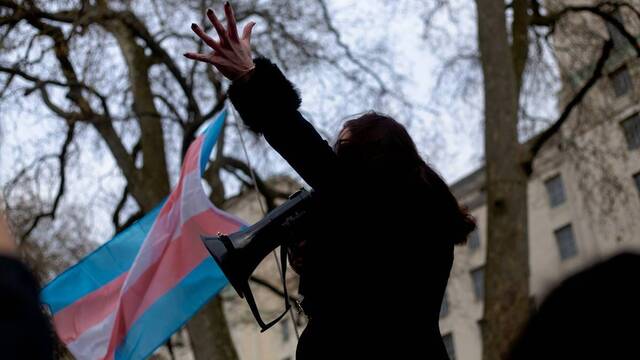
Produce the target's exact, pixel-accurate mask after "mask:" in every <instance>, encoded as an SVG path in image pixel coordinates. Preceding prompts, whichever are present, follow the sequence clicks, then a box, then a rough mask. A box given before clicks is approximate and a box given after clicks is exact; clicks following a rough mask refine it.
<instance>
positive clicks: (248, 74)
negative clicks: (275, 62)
mask: <svg viewBox="0 0 640 360" xmlns="http://www.w3.org/2000/svg"><path fill="white" fill-rule="evenodd" d="M255 69H256V65H255V64H251V67H250V68H248V69H247V70H245V71H243V72H242V73H240V74H239V75H238V76H236V77H235V78H234V79H232V81H233V82H239V83H245V82H247V81H248V80H249V78H251V75H252V74H253V72H254V70H255Z"/></svg>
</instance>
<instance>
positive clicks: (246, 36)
mask: <svg viewBox="0 0 640 360" xmlns="http://www.w3.org/2000/svg"><path fill="white" fill-rule="evenodd" d="M255 25H256V23H255V22H253V21H252V22H250V23H248V24H247V25H245V26H244V29H243V30H242V40H245V41H247V42H248V43H250V42H251V31H253V27H254V26H255Z"/></svg>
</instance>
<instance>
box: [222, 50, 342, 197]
mask: <svg viewBox="0 0 640 360" xmlns="http://www.w3.org/2000/svg"><path fill="white" fill-rule="evenodd" d="M254 62H255V69H254V70H253V71H252V72H251V73H249V74H248V75H247V76H246V77H245V78H244V79H241V80H236V81H234V82H233V84H232V85H231V87H230V88H229V98H230V99H231V102H232V103H233V105H234V106H235V108H236V109H237V110H238V112H239V113H240V115H241V116H242V119H243V121H244V122H245V124H247V126H249V127H250V128H251V129H252V130H253V131H255V132H259V133H262V134H264V137H265V139H266V140H267V141H268V142H269V144H270V145H271V146H272V147H273V148H274V149H275V150H276V151H277V152H278V153H280V155H282V157H283V158H285V159H286V160H287V161H288V162H289V164H291V166H292V167H293V168H294V169H295V170H296V171H297V172H298V174H300V176H302V178H303V179H304V180H305V181H306V182H307V183H308V184H309V185H310V186H311V187H313V188H314V189H316V190H321V189H323V188H327V187H329V186H331V185H332V184H331V181H332V180H333V179H334V178H335V175H336V171H337V169H336V166H337V159H336V155H335V153H334V152H333V150H332V149H331V147H330V146H329V144H328V143H327V141H326V140H324V139H323V138H322V137H321V136H320V134H318V132H317V131H316V130H315V128H314V127H313V126H312V125H311V124H310V123H309V122H308V121H306V120H305V119H304V117H303V116H302V115H301V114H300V112H299V111H298V107H299V106H300V98H299V96H298V93H297V91H296V90H295V88H294V86H293V85H292V84H291V83H290V82H289V80H287V78H286V77H285V76H284V75H283V74H282V72H281V71H280V69H279V68H278V67H277V66H276V65H274V64H273V63H271V61H269V60H267V59H264V58H258V59H255V60H254Z"/></svg>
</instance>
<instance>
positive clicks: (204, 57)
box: [184, 52, 211, 64]
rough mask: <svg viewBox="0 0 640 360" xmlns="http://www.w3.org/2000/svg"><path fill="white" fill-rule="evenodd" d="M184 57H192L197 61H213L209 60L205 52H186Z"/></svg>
mask: <svg viewBox="0 0 640 360" xmlns="http://www.w3.org/2000/svg"><path fill="white" fill-rule="evenodd" d="M184 57H186V58H187V59H191V60H197V61H202V62H206V63H209V64H211V61H210V60H209V57H208V56H207V55H205V54H198V53H191V52H189V53H185V54H184Z"/></svg>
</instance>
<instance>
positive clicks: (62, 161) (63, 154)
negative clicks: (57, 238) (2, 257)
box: [20, 123, 75, 240]
mask: <svg viewBox="0 0 640 360" xmlns="http://www.w3.org/2000/svg"><path fill="white" fill-rule="evenodd" d="M74 130H75V123H71V124H69V128H68V129H67V135H66V137H65V140H64V143H63V144H62V150H61V151H60V154H59V155H58V163H59V167H60V170H59V173H60V184H59V185H58V192H57V194H56V197H55V198H54V200H53V205H52V206H51V210H49V211H47V212H45V213H41V214H38V215H37V216H36V217H35V219H34V220H33V222H32V223H31V225H30V226H29V227H28V228H27V230H26V231H25V232H24V233H22V234H21V236H20V238H21V239H23V240H24V239H27V238H28V237H29V235H31V233H32V232H33V230H35V228H36V227H37V226H38V224H39V223H40V221H41V220H42V219H45V218H51V219H55V217H56V211H57V210H58V205H60V200H61V199H62V195H63V194H64V189H65V184H66V174H65V168H66V163H67V152H68V150H69V145H70V144H71V142H72V141H73V133H74Z"/></svg>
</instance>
